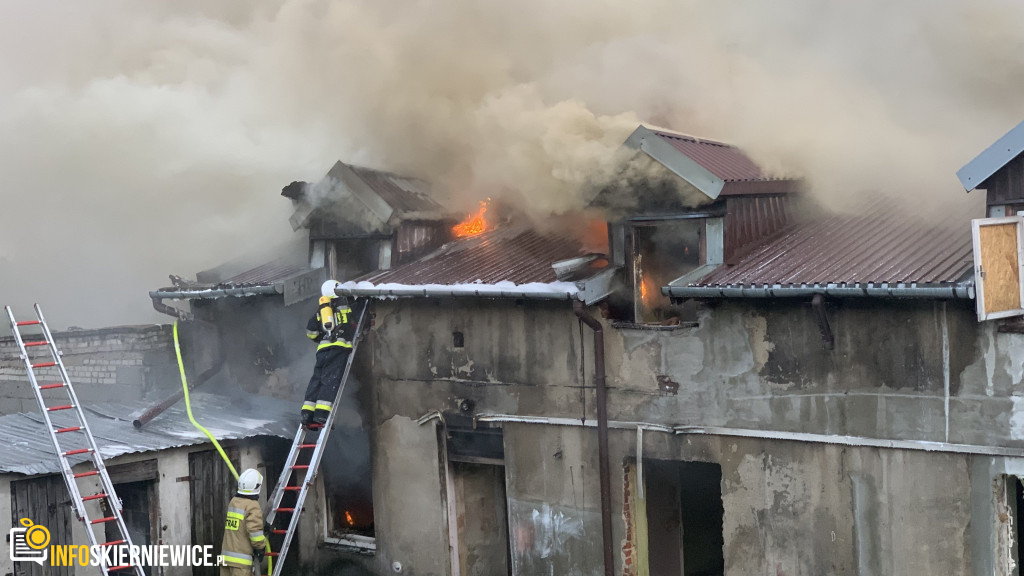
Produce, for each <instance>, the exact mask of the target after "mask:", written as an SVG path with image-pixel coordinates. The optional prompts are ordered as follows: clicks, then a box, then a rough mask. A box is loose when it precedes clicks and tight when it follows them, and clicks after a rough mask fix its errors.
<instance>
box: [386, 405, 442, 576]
mask: <svg viewBox="0 0 1024 576" xmlns="http://www.w3.org/2000/svg"><path fill="white" fill-rule="evenodd" d="M377 438H378V449H377V453H376V455H375V458H374V471H375V474H374V480H373V492H374V519H375V521H376V530H377V555H376V562H377V573H378V574H387V573H389V572H390V571H391V570H392V566H393V564H394V563H396V562H397V563H399V565H400V566H401V573H402V574H406V575H412V576H421V575H426V574H437V575H441V574H447V573H448V564H449V562H448V558H449V553H448V539H447V532H446V524H445V522H446V516H445V511H444V505H443V503H442V500H441V492H442V490H443V487H442V485H441V476H440V463H439V460H438V449H437V446H438V444H437V431H436V428H435V426H434V425H433V424H427V425H420V424H418V423H417V422H416V420H413V419H409V418H406V417H403V416H393V417H390V418H387V419H386V420H383V421H382V422H380V423H379V426H378V430H377Z"/></svg>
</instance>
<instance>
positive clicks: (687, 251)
mask: <svg viewBox="0 0 1024 576" xmlns="http://www.w3.org/2000/svg"><path fill="white" fill-rule="evenodd" d="M705 222H706V220H705V219H703V218H694V219H680V220H665V221H656V222H644V223H634V224H633V227H632V234H631V239H632V245H633V246H632V248H633V249H632V262H631V263H630V264H631V265H632V273H633V274H632V285H633V303H634V308H633V321H634V322H637V323H640V324H665V325H670V324H677V323H680V322H693V321H695V320H696V319H697V313H696V307H695V305H694V304H693V303H692V302H689V303H687V304H684V305H683V306H674V305H672V303H671V302H670V300H669V299H668V297H666V296H664V295H663V294H662V293H661V289H662V287H663V286H667V285H668V284H669V283H670V282H672V281H673V280H675V279H676V278H679V277H680V276H682V275H684V274H686V273H688V272H692V271H693V270H696V269H697V268H698V267H699V266H700V265H701V264H703V263H704V262H705V261H706V257H705Z"/></svg>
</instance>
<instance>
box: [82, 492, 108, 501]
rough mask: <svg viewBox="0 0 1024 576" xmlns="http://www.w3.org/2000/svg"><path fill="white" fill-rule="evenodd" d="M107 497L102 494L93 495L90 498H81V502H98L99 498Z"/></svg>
mask: <svg viewBox="0 0 1024 576" xmlns="http://www.w3.org/2000/svg"><path fill="white" fill-rule="evenodd" d="M106 497H107V495H106V494H104V493H102V492H101V493H99V494H93V495H92V496H85V497H84V498H82V502H88V501H89V500H99V499H100V498H106Z"/></svg>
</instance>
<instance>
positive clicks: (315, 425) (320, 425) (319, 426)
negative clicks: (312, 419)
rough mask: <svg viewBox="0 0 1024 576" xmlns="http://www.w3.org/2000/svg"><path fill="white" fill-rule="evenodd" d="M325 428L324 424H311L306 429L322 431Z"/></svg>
mask: <svg viewBox="0 0 1024 576" xmlns="http://www.w3.org/2000/svg"><path fill="white" fill-rule="evenodd" d="M323 427H324V425H323V424H310V425H308V426H306V428H308V429H310V430H319V429H321V428H323Z"/></svg>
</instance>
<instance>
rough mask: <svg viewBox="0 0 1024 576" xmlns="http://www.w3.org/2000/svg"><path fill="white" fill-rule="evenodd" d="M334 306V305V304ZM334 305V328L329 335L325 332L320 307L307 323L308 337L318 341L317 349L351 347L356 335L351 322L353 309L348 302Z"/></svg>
mask: <svg viewBox="0 0 1024 576" xmlns="http://www.w3.org/2000/svg"><path fill="white" fill-rule="evenodd" d="M332 306H333V305H332ZM336 306H337V307H334V308H333V310H334V322H333V324H334V325H335V328H334V330H333V331H332V333H331V334H330V337H328V334H327V333H326V332H324V329H323V322H322V319H321V317H320V309H319V308H318V309H317V311H316V313H315V314H313V317H312V318H310V319H309V322H307V323H306V337H307V338H309V339H310V340H312V341H314V342H316V343H317V347H316V349H317V351H319V350H323V349H324V348H330V347H332V346H337V347H340V348H351V347H352V339H353V337H355V331H356V330H355V326H354V325H353V324H352V323H350V317H351V315H352V309H351V308H349V307H348V305H347V304H341V303H338V304H337V305H336Z"/></svg>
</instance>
